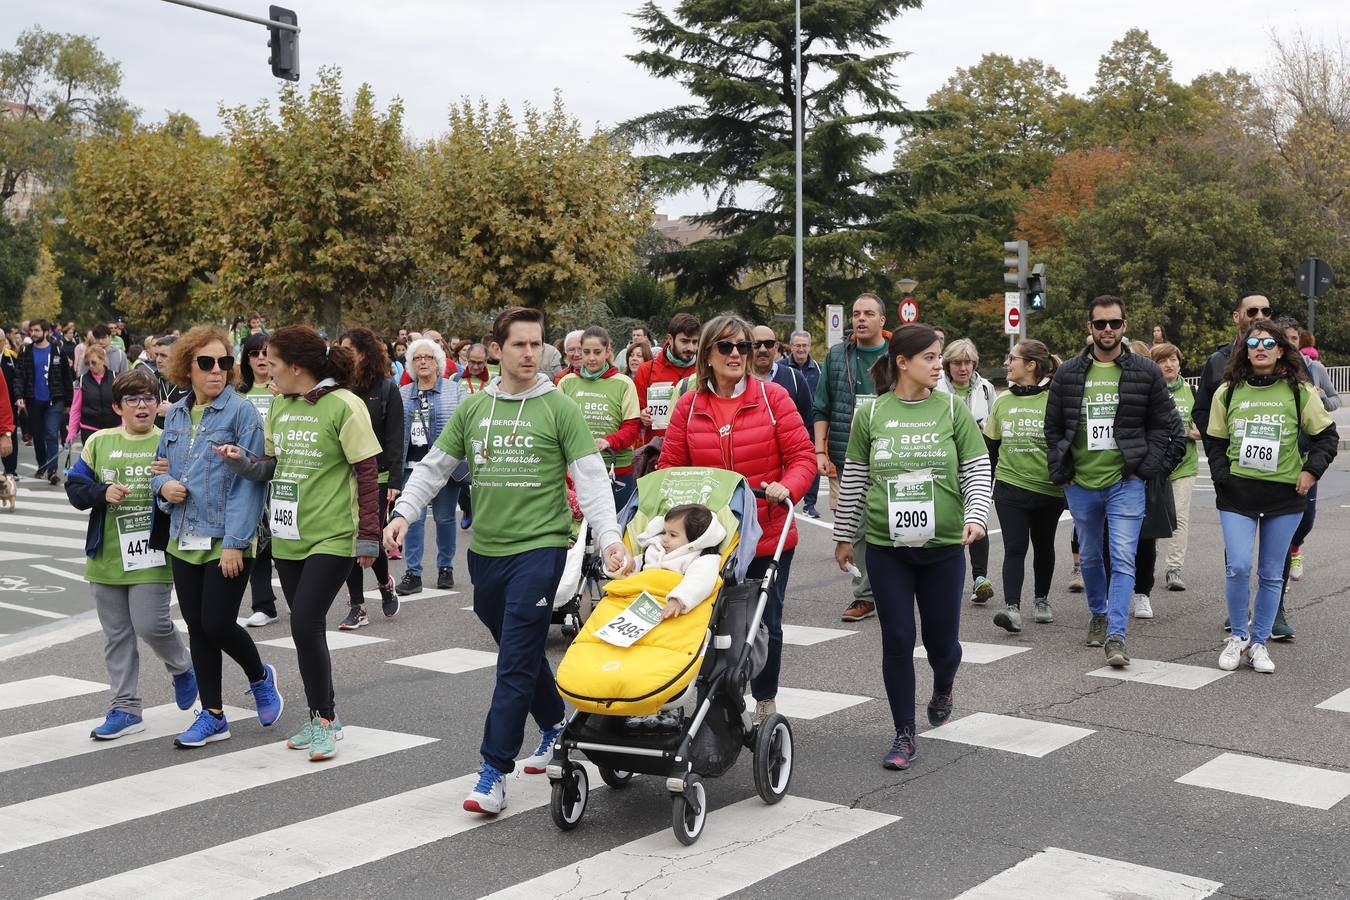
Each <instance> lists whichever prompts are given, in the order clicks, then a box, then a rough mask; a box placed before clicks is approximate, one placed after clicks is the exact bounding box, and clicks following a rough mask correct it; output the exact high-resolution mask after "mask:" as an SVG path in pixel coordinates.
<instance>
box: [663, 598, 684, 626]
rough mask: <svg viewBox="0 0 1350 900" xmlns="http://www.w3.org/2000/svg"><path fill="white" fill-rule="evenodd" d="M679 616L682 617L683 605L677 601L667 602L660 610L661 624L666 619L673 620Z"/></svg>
mask: <svg viewBox="0 0 1350 900" xmlns="http://www.w3.org/2000/svg"><path fill="white" fill-rule="evenodd" d="M681 615H684V604H683V603H681V602H680V601H679V600H675V599H670V600H667V601H666V605H665V606H664V607H663V608H662V609H661V621H662V622H664V621H665V620H666V619H673V618H675V617H676V616H681Z"/></svg>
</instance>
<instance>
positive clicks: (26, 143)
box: [0, 28, 132, 208]
mask: <svg viewBox="0 0 1350 900" xmlns="http://www.w3.org/2000/svg"><path fill="white" fill-rule="evenodd" d="M121 83H122V71H121V66H120V65H119V64H118V63H116V62H114V61H112V60H109V59H108V58H107V57H106V56H104V55H103V52H102V51H100V50H99V49H98V45H97V43H96V42H95V41H94V39H92V38H89V37H86V36H84V35H79V34H56V33H53V32H48V31H43V30H42V29H41V28H30V29H28V30H27V31H24V32H23V33H22V34H20V35H19V37H18V40H17V41H15V44H14V49H13V50H6V51H3V52H0V100H8V101H11V102H13V103H16V104H18V112H17V114H15V115H7V114H0V208H3V207H4V206H5V204H7V203H8V202H9V201H10V200H11V199H12V198H13V197H14V195H15V194H16V193H17V192H18V190H19V189H20V187H21V185H22V183H23V181H24V179H25V178H32V179H36V180H37V181H38V182H40V183H41V184H42V185H44V186H45V187H46V188H48V189H49V190H55V189H59V188H61V187H62V186H64V184H65V182H66V181H67V179H68V177H69V175H70V173H71V170H72V167H73V165H74V152H75V145H76V144H77V143H78V141H79V140H80V139H81V138H84V137H87V136H89V135H91V134H97V133H102V132H107V131H109V130H112V129H116V128H118V127H120V126H122V125H123V124H125V122H126V121H127V119H128V118H129V117H130V116H131V114H132V111H131V108H130V107H129V106H128V105H127V103H126V101H125V100H123V99H122V98H121V96H120V95H119V94H118V90H119V88H120V87H121Z"/></svg>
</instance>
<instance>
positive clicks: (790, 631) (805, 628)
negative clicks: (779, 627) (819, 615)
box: [783, 623, 858, 647]
mask: <svg viewBox="0 0 1350 900" xmlns="http://www.w3.org/2000/svg"><path fill="white" fill-rule="evenodd" d="M857 633H858V632H856V631H849V630H847V629H845V628H816V627H815V626H813V625H788V624H786V623H784V625H783V643H784V644H792V645H793V646H795V647H810V646H812V645H814V644H820V643H824V642H825V641H832V640H834V639H835V638H841V637H848V636H849V635H850V634H857Z"/></svg>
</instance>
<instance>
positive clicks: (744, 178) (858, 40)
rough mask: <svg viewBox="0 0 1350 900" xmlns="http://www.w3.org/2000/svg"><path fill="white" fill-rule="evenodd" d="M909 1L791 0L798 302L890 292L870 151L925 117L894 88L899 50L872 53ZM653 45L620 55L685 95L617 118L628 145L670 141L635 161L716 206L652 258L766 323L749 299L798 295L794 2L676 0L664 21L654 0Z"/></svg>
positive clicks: (671, 187) (669, 185)
mask: <svg viewBox="0 0 1350 900" xmlns="http://www.w3.org/2000/svg"><path fill="white" fill-rule="evenodd" d="M919 5H920V0H802V5H801V12H802V75H803V95H802V105H803V120H804V123H805V128H804V132H803V134H804V137H803V187H802V192H803V207H804V218H805V233H806V237H805V239H804V242H803V254H804V258H805V267H806V272H807V277H806V295H805V300H806V302H805V305H806V308H807V309H808V310H814V309H818V308H819V306H820V305H822V304H824V303H830V302H848V301H849V300H851V299H852V297H853V296H854V295H855V294H856V293H857V291H859V290H862V289H866V288H875V287H885V276H884V275H883V273H881V272H880V271H879V270H878V268H877V266H876V265H875V264H874V263H873V260H872V250H873V248H874V247H875V246H876V245H878V244H879V243H880V242H881V241H882V240H883V233H882V228H883V222H884V220H885V218H886V217H887V214H888V209H887V207H886V204H885V202H884V201H883V200H882V199H880V198H879V197H878V190H879V188H880V187H881V185H882V183H883V182H884V180H885V177H886V176H885V175H884V174H879V173H878V172H875V171H873V170H872V169H871V168H869V167H868V164H867V163H868V160H869V159H870V158H871V157H872V156H874V155H875V154H877V153H879V152H880V151H881V150H883V149H884V147H885V139H884V137H883V136H882V134H881V132H882V131H883V130H885V129H888V128H909V127H916V126H918V125H921V124H922V123H923V122H924V120H925V116H924V115H923V114H922V113H917V112H913V111H910V110H906V109H905V108H904V106H903V104H902V103H901V101H900V99H899V98H898V97H897V96H896V94H895V91H894V84H893V78H892V70H893V68H894V67H895V64H896V63H897V62H899V61H900V60H901V59H903V58H904V56H905V55H906V54H905V53H903V52H899V51H890V52H881V53H874V54H871V55H868V54H867V51H873V50H876V49H877V48H879V47H882V46H883V45H885V44H886V43H887V38H886V37H885V36H884V35H883V34H882V33H881V29H882V27H884V26H885V25H886V23H888V22H890V21H891V20H892V19H894V18H895V16H897V15H898V14H899V13H900V12H901V11H902V10H904V9H909V8H917V7H918V6H919ZM636 18H637V19H638V20H639V22H640V23H641V25H640V26H639V27H638V28H637V29H636V33H637V34H638V36H639V37H640V38H641V39H642V41H643V43H644V44H646V45H647V47H648V48H649V49H646V50H643V51H642V52H640V53H636V54H633V55H632V56H631V57H629V58H630V59H632V60H633V61H634V62H636V63H637V64H638V65H640V66H641V67H643V68H644V69H646V70H647V71H649V72H650V73H651V74H652V75H654V76H656V77H658V78H669V79H673V80H675V81H678V82H679V83H680V84H682V85H683V86H684V87H685V88H686V89H687V90H688V91H689V92H690V93H691V94H693V96H694V98H695V99H696V101H697V102H696V103H694V104H690V105H684V106H677V107H674V108H671V109H666V110H661V111H658V112H653V113H648V114H647V115H643V116H639V117H638V118H636V119H633V120H631V121H629V122H626V123H624V124H623V125H622V126H620V132H621V133H624V134H626V135H628V136H630V137H631V138H634V139H636V140H638V141H641V142H644V143H647V144H649V145H652V144H665V145H671V146H673V147H674V148H676V149H674V150H672V151H671V152H670V153H668V154H666V155H659V156H648V157H645V158H644V160H643V162H644V164H645V167H646V172H647V174H648V176H649V177H650V179H651V180H652V182H653V184H654V185H655V186H657V187H658V188H660V189H663V190H667V191H672V192H673V191H683V190H689V189H702V190H703V191H704V192H705V194H706V195H708V196H710V197H711V196H715V197H716V207H715V208H714V209H712V210H710V211H709V212H706V213H703V214H702V215H699V216H697V217H695V220H696V221H698V222H700V223H704V224H707V225H710V226H712V227H713V228H714V229H716V231H717V236H716V237H713V238H709V239H705V240H702V241H699V242H696V243H694V244H692V245H690V246H688V247H685V248H679V249H675V250H671V251H668V252H665V253H661V254H657V255H656V256H655V257H654V259H653V267H654V268H655V269H656V271H658V272H661V273H673V274H674V275H675V278H676V287H677V290H678V292H679V293H680V294H684V295H693V296H696V297H698V298H699V299H700V300H702V301H703V303H704V305H706V306H709V307H726V306H731V307H733V308H737V309H739V310H741V311H743V312H745V313H746V314H749V315H754V316H756V317H757V318H762V317H763V316H762V314H760V311H759V310H757V303H758V304H763V305H771V302H770V303H766V300H767V298H768V297H770V296H775V295H776V296H779V297H791V296H792V295H793V286H792V283H791V277H792V258H793V229H794V214H793V185H794V176H793V131H794V124H795V118H794V107H795V85H794V77H793V68H794V53H795V48H794V40H795V38H794V12H793V3H792V0H753V2H746V0H682V2H681V3H680V4H679V6H678V7H677V8H676V10H675V12H674V15H673V16H668V15H667V14H666V13H665V12H663V11H662V10H661V9H660V8H659V7H657V5H656V4H655V3H654V2H648V3H647V4H646V5H645V6H643V7H642V9H641V11H640V12H638V13H637V14H636Z"/></svg>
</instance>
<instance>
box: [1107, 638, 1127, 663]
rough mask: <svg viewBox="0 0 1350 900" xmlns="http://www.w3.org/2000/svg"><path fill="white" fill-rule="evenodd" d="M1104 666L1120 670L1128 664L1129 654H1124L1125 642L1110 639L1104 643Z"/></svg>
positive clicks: (1118, 639)
mask: <svg viewBox="0 0 1350 900" xmlns="http://www.w3.org/2000/svg"><path fill="white" fill-rule="evenodd" d="M1106 664H1107V665H1108V666H1112V667H1114V668H1117V669H1120V668H1123V667H1125V666H1128V665H1129V664H1130V654H1128V653H1126V652H1125V641H1123V640H1122V639H1120V638H1119V637H1112V638H1111V639H1110V640H1108V641H1107V642H1106Z"/></svg>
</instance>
